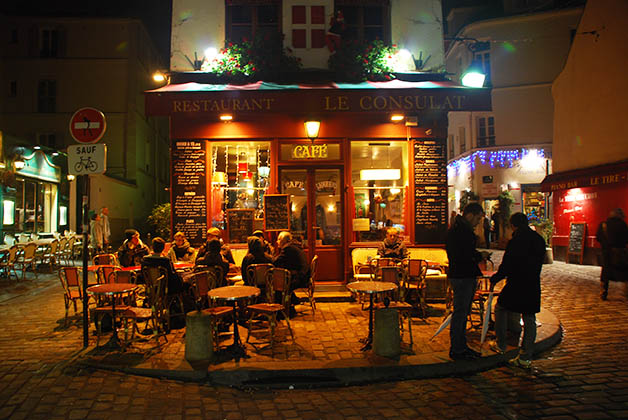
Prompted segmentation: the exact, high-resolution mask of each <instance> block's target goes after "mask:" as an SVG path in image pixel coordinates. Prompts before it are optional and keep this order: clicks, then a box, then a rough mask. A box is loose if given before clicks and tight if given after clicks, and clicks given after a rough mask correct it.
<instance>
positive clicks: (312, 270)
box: [310, 255, 318, 284]
mask: <svg viewBox="0 0 628 420" xmlns="http://www.w3.org/2000/svg"><path fill="white" fill-rule="evenodd" d="M317 270H318V255H314V258H312V261H311V262H310V282H311V283H312V284H314V280H316V271H317Z"/></svg>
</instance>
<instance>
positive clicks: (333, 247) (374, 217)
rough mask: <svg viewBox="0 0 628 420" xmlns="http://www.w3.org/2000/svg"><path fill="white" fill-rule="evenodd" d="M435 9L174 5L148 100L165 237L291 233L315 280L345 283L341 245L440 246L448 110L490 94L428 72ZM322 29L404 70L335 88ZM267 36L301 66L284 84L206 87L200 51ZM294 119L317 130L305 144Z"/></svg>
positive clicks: (476, 104) (434, 45)
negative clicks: (162, 188)
mask: <svg viewBox="0 0 628 420" xmlns="http://www.w3.org/2000/svg"><path fill="white" fill-rule="evenodd" d="M440 10H441V8H440V2H436V1H426V2H416V1H388V0H373V1H340V0H339V1H336V2H331V1H311V0H307V1H300V2H295V1H291V0H287V1H261V2H260V1H235V0H233V1H231V0H227V1H223V0H220V1H212V2H196V1H195V2H189V1H176V2H175V3H174V5H173V28H172V61H171V74H170V83H168V84H166V85H165V86H163V87H161V88H159V89H155V90H152V91H150V92H147V95H146V96H147V97H146V103H147V112H149V114H151V115H164V116H169V118H170V124H171V126H170V132H171V146H172V169H171V184H172V185H171V192H172V197H171V203H172V206H173V209H174V211H173V221H172V224H173V230H174V231H178V230H181V231H184V232H185V233H186V234H187V236H188V238H189V239H190V241H191V242H192V243H196V244H198V243H200V242H202V241H204V238H205V230H206V229H207V228H208V227H210V226H214V227H219V228H221V229H223V230H224V235H223V238H224V239H225V240H226V241H227V242H229V243H230V246H232V247H234V248H238V247H245V246H246V245H245V241H246V237H247V235H248V234H250V233H251V232H252V231H253V230H254V229H258V228H261V229H264V230H266V231H267V235H268V236H269V237H273V238H274V236H276V234H277V232H278V231H280V230H290V231H291V232H292V233H293V235H294V236H296V237H300V238H301V239H303V244H304V247H305V249H306V251H307V253H308V255H309V257H310V258H312V257H313V255H318V256H319V271H318V274H317V277H318V278H317V280H323V281H345V280H346V279H347V278H348V277H349V276H350V273H351V272H352V267H351V259H350V255H351V249H353V248H355V247H373V246H377V245H378V244H379V242H380V241H381V240H382V239H383V238H384V236H385V233H386V229H387V228H389V227H397V228H398V229H399V230H400V231H401V235H402V237H403V238H404V239H405V240H406V241H407V242H408V243H409V244H410V245H412V246H415V245H416V246H428V245H432V246H435V245H436V246H438V245H442V244H443V243H444V235H445V232H446V228H447V214H448V209H447V179H446V156H447V154H446V147H447V145H446V142H445V138H446V127H447V111H448V110H453V109H456V110H490V95H489V91H488V89H468V88H463V87H461V86H459V85H457V84H455V83H452V82H451V81H449V80H447V79H446V77H445V75H444V74H443V73H438V72H437V70H442V68H443V61H442V59H443V50H442V48H443V44H442V27H441V25H440V22H441V17H440V14H441V12H440ZM339 17H340V18H339ZM334 19H336V23H337V20H338V19H344V23H343V28H342V32H343V35H342V36H343V37H344V39H345V40H351V41H352V42H353V43H354V44H357V43H361V42H363V41H373V40H375V39H379V40H384V41H387V42H389V43H391V44H396V45H397V47H398V48H400V49H403V50H405V51H404V52H403V53H401V51H400V52H399V54H403V56H401V57H398V56H397V55H395V56H394V57H393V56H392V55H391V56H389V58H390V59H391V60H393V61H394V62H396V63H398V64H399V65H400V68H402V69H403V70H404V73H403V74H402V73H396V74H397V78H396V79H395V80H383V81H379V82H368V81H366V82H364V81H363V82H359V81H355V82H339V81H336V80H334V74H333V73H331V72H329V70H328V68H327V63H328V60H329V59H330V57H332V56H333V55H334V54H338V55H340V56H341V55H342V54H343V53H344V52H343V51H342V50H340V49H335V46H334V45H331V46H330V45H329V43H330V39H329V38H328V35H329V33H330V32H333V30H335V26H334ZM269 28H270V29H269ZM266 30H270V31H272V32H273V33H277V32H279V33H281V34H283V44H282V47H284V48H285V49H286V50H287V51H290V52H291V54H292V55H293V56H296V57H297V58H298V59H300V60H301V62H302V63H303V66H304V67H305V68H306V70H303V71H302V72H301V73H299V72H295V73H293V74H291V75H290V82H283V83H282V82H281V81H273V82H269V81H265V80H251V81H246V82H244V83H240V84H235V83H217V82H212V81H211V78H208V77H206V76H207V75H206V74H205V72H204V69H205V68H207V67H206V66H207V61H211V60H208V57H212V56H213V55H215V54H216V51H215V50H212V48H214V49H216V48H220V47H221V43H222V42H223V41H224V40H227V41H226V42H227V45H228V46H229V45H231V43H232V42H235V43H237V42H238V41H239V40H243V39H247V38H248V37H250V36H255V32H256V31H261V33H264V31H266ZM199 51H207V54H202V55H201V54H200V53H199ZM194 52H196V54H194ZM403 57H405V58H410V60H407V59H406V60H404V58H403ZM336 58H338V56H336ZM341 58H342V57H341ZM210 67H211V66H210ZM194 68H196V69H199V70H197V71H192V70H193V69H194ZM417 68H418V69H419V70H423V71H417ZM426 70H430V71H426ZM313 74H314V75H315V76H316V79H315V80H313V79H312V75H313ZM393 116H395V118H394V120H393V118H392V117H393ZM305 121H315V122H317V123H318V131H317V132H316V133H310V134H307V133H306V130H305V127H304V122H305Z"/></svg>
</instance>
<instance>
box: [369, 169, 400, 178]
mask: <svg viewBox="0 0 628 420" xmlns="http://www.w3.org/2000/svg"><path fill="white" fill-rule="evenodd" d="M397 179H401V169H362V170H361V171H360V180H361V181H394V180H397Z"/></svg>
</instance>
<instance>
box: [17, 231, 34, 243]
mask: <svg viewBox="0 0 628 420" xmlns="http://www.w3.org/2000/svg"><path fill="white" fill-rule="evenodd" d="M30 240H31V236H30V235H29V234H28V233H18V234H17V241H18V242H19V243H21V244H25V243H27V242H28V241H30Z"/></svg>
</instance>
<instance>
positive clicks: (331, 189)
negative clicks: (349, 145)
mask: <svg viewBox="0 0 628 420" xmlns="http://www.w3.org/2000/svg"><path fill="white" fill-rule="evenodd" d="M279 179H280V184H279V188H280V191H281V193H282V194H288V195H289V197H290V206H291V207H290V208H291V220H290V232H291V233H292V236H293V237H295V238H301V239H302V240H303V247H304V249H305V251H306V253H307V255H308V259H309V260H311V259H312V258H313V257H314V255H318V258H319V259H318V271H317V276H316V277H317V278H316V280H317V281H342V280H343V256H342V249H343V244H344V226H343V222H344V219H343V215H344V211H343V209H344V203H343V194H342V192H343V191H344V184H343V173H342V168H340V167H314V168H307V169H301V168H293V167H280V168H279Z"/></svg>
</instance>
